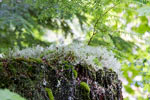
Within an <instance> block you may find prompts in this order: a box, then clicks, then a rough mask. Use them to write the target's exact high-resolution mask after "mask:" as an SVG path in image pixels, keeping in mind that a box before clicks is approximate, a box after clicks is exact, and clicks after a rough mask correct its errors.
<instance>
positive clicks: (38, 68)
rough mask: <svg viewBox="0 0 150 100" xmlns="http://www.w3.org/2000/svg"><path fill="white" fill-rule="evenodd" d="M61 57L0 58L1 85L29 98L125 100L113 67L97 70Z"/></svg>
mask: <svg viewBox="0 0 150 100" xmlns="http://www.w3.org/2000/svg"><path fill="white" fill-rule="evenodd" d="M57 62H59V60H58V59H54V60H51V61H47V60H46V59H42V60H40V59H33V58H28V59H25V58H9V59H0V88H8V89H10V90H11V91H14V92H17V93H18V94H20V95H21V96H23V97H25V98H26V99H27V100H122V99H123V97H122V91H121V89H122V84H121V81H120V80H119V79H118V75H117V74H116V73H115V72H114V71H112V70H111V69H107V68H103V69H100V70H98V71H95V70H94V69H92V68H91V67H90V66H88V65H86V64H85V65H80V64H78V65H75V66H74V65H72V64H70V63H69V62H67V60H66V61H63V62H62V63H61V64H59V63H57Z"/></svg>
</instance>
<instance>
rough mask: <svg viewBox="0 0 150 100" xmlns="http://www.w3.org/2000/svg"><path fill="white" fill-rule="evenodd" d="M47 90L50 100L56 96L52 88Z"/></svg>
mask: <svg viewBox="0 0 150 100" xmlns="http://www.w3.org/2000/svg"><path fill="white" fill-rule="evenodd" d="M45 90H46V92H47V94H48V97H49V99H50V100H54V96H53V92H52V90H51V89H49V88H45Z"/></svg>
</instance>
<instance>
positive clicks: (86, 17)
mask: <svg viewBox="0 0 150 100" xmlns="http://www.w3.org/2000/svg"><path fill="white" fill-rule="evenodd" d="M72 42H77V43H85V44H87V45H91V46H104V47H106V48H107V49H108V50H112V51H113V53H115V56H116V57H117V59H119V61H120V62H121V64H122V79H121V80H122V83H123V96H124V99H125V100H148V97H150V1H149V0H0V53H1V55H0V56H2V55H3V54H5V53H6V52H8V51H9V50H10V49H14V48H20V49H23V48H27V47H34V46H36V45H41V46H44V47H45V46H49V45H51V44H70V43H72Z"/></svg>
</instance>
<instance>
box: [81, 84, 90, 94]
mask: <svg viewBox="0 0 150 100" xmlns="http://www.w3.org/2000/svg"><path fill="white" fill-rule="evenodd" d="M80 87H81V88H82V89H83V90H86V91H87V93H90V87H89V85H88V84H87V83H85V82H81V83H80Z"/></svg>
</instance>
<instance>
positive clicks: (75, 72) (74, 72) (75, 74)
mask: <svg viewBox="0 0 150 100" xmlns="http://www.w3.org/2000/svg"><path fill="white" fill-rule="evenodd" d="M73 74H74V77H75V78H77V77H78V72H77V71H76V70H73Z"/></svg>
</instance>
